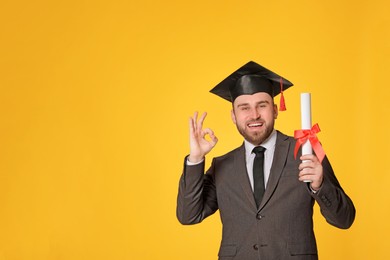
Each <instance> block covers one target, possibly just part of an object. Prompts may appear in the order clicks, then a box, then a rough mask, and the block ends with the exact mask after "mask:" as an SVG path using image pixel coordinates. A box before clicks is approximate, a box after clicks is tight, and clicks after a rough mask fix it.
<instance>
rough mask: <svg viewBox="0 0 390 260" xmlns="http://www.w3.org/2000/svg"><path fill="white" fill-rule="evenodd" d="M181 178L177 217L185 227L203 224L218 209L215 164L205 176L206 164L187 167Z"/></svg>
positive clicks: (185, 166)
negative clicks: (214, 174)
mask: <svg viewBox="0 0 390 260" xmlns="http://www.w3.org/2000/svg"><path fill="white" fill-rule="evenodd" d="M186 160H187V157H186V158H185V161H184V170H183V173H182V175H181V177H180V182H179V192H178V196H177V208H176V215H177V218H178V220H179V222H180V223H181V224H183V225H190V224H196V223H200V222H202V220H203V219H205V218H206V217H208V216H210V215H211V214H213V213H214V212H215V211H216V210H217V209H218V203H217V195H216V189H215V183H214V177H213V171H212V169H213V165H214V161H213V164H212V166H211V168H210V170H209V171H208V172H207V173H206V174H204V167H205V162H204V161H203V162H202V163H200V164H197V165H186Z"/></svg>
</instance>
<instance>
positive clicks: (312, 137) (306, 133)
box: [294, 124, 325, 162]
mask: <svg viewBox="0 0 390 260" xmlns="http://www.w3.org/2000/svg"><path fill="white" fill-rule="evenodd" d="M320 131H321V129H320V127H319V126H318V124H315V125H313V127H312V128H311V129H302V130H295V132H294V138H295V139H296V140H297V143H296V144H295V149H294V158H297V153H298V150H299V147H300V146H301V145H302V144H304V143H306V141H307V140H309V141H310V144H311V147H312V148H313V150H314V152H315V153H316V155H317V157H318V159H319V160H320V162H322V160H323V159H324V157H325V152H324V149H322V146H321V144H320V141H319V140H318V137H317V135H316V134H317V133H318V132H320Z"/></svg>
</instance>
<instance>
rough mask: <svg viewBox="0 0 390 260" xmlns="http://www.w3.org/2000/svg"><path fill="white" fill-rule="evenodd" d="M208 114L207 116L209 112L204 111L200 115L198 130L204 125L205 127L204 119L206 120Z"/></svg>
mask: <svg viewBox="0 0 390 260" xmlns="http://www.w3.org/2000/svg"><path fill="white" fill-rule="evenodd" d="M206 116H207V113H206V112H203V114H202V115H201V116H200V118H199V121H198V125H197V127H198V130H200V129H202V127H203V121H204V119H205V118H206Z"/></svg>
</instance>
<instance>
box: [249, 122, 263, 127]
mask: <svg viewBox="0 0 390 260" xmlns="http://www.w3.org/2000/svg"><path fill="white" fill-rule="evenodd" d="M262 125H263V124H260V123H257V124H249V126H250V127H256V126H262Z"/></svg>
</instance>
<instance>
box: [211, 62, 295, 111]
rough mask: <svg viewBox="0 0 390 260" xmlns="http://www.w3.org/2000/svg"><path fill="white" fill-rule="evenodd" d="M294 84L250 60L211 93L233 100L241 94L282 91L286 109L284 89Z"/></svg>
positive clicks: (281, 101) (274, 94) (283, 106)
mask: <svg viewBox="0 0 390 260" xmlns="http://www.w3.org/2000/svg"><path fill="white" fill-rule="evenodd" d="M292 85H293V84H292V83H291V82H290V81H288V80H287V79H285V78H282V77H281V76H279V75H278V74H276V73H274V72H272V71H270V70H269V69H267V68H264V67H263V66H261V65H259V64H257V63H256V62H254V61H250V62H248V63H247V64H245V65H244V66H242V67H241V68H239V69H238V70H236V71H235V72H233V73H232V74H231V75H229V76H228V77H227V78H226V79H224V80H223V81H221V82H220V83H219V84H218V85H217V86H215V87H214V88H213V89H212V90H210V92H211V93H213V94H215V95H217V96H219V97H221V98H224V99H226V100H227V101H230V102H233V101H234V100H235V99H236V98H237V97H238V96H240V95H252V94H255V93H257V92H266V93H268V94H269V95H270V96H271V97H274V96H276V95H278V94H279V93H281V99H280V103H281V104H280V110H286V109H285V105H284V97H283V91H284V90H286V89H288V88H289V87H291V86H292Z"/></svg>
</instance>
